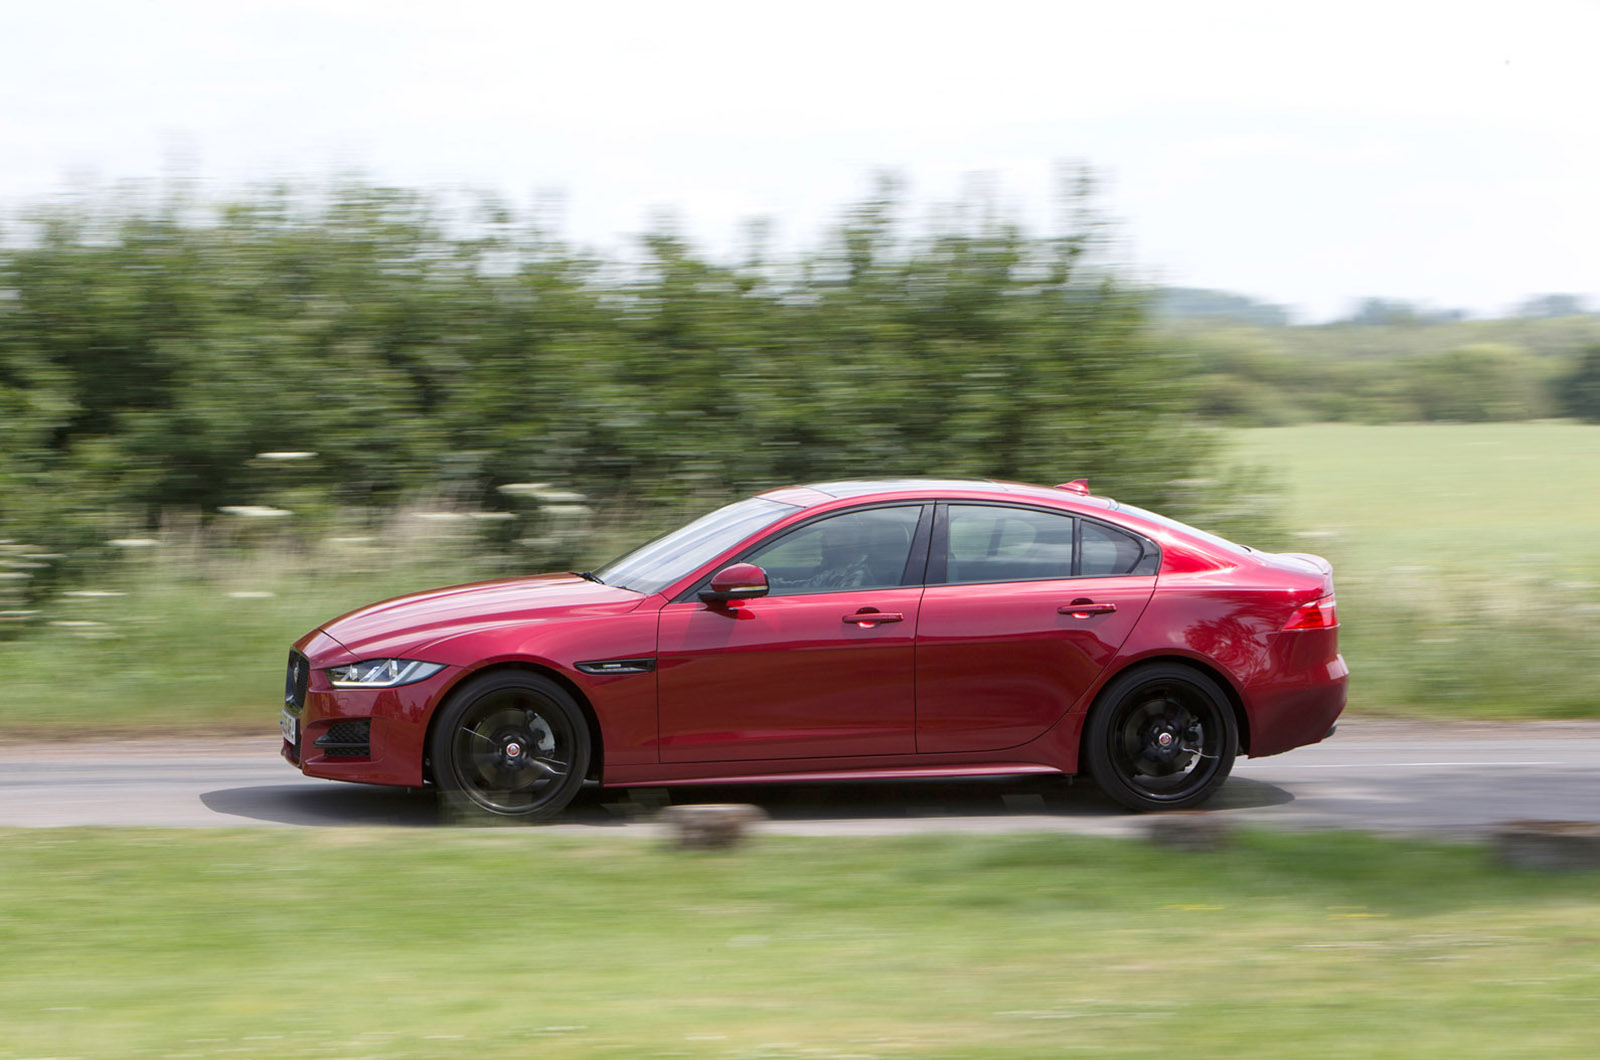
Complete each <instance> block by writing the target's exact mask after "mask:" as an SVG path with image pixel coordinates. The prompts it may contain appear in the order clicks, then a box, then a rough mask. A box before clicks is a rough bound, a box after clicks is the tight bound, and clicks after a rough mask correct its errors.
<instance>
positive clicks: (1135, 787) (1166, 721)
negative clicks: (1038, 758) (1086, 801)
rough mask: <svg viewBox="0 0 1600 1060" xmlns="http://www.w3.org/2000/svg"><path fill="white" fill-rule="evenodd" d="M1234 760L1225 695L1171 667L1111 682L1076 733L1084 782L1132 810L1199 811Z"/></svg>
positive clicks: (1200, 677) (1234, 731)
mask: <svg viewBox="0 0 1600 1060" xmlns="http://www.w3.org/2000/svg"><path fill="white" fill-rule="evenodd" d="M1238 753H1239V729H1238V725H1237V723H1236V722H1235V721H1234V716H1233V708H1232V707H1231V706H1230V705H1229V703H1228V698H1227V696H1226V694H1225V693H1224V692H1223V691H1222V689H1221V688H1220V687H1218V685H1217V683H1216V682H1215V681H1213V680H1211V679H1210V678H1209V677H1207V676H1205V675H1204V674H1202V673H1199V672H1198V671H1196V670H1191V669H1189V668H1188V667H1187V666H1179V665H1176V664H1171V663H1162V664H1157V665H1153V666H1146V667H1141V668H1140V669H1137V670H1132V671H1130V672H1128V673H1126V674H1123V675H1122V676H1121V677H1119V678H1117V679H1116V680H1115V681H1112V682H1111V683H1110V684H1109V685H1107V686H1106V688H1105V691H1103V692H1102V693H1101V694H1100V698H1099V699H1098V700H1097V701H1096V703H1095V706H1094V709H1093V710H1092V711H1091V712H1090V714H1089V724H1088V727H1087V728H1086V729H1085V731H1084V742H1083V757H1084V759H1085V761H1086V763H1087V765H1088V768H1089V774H1090V775H1091V776H1092V777H1094V781H1095V783H1096V784H1098V785H1099V786H1100V790H1102V791H1104V792H1105V793H1106V794H1107V795H1109V796H1111V798H1113V799H1115V800H1116V801H1118V802H1120V803H1122V805H1124V806H1127V807H1128V808H1130V809H1134V810H1182V809H1187V808H1188V807H1191V806H1198V805H1200V803H1202V802H1204V801H1205V800H1206V799H1209V798H1210V797H1211V796H1212V795H1213V794H1214V793H1215V792H1216V790H1217V788H1219V787H1221V786H1222V782H1223V781H1224V780H1226V779H1227V778H1228V774H1229V773H1230V772H1232V770H1233V759H1234V757H1235V756H1236V755H1237V754H1238Z"/></svg>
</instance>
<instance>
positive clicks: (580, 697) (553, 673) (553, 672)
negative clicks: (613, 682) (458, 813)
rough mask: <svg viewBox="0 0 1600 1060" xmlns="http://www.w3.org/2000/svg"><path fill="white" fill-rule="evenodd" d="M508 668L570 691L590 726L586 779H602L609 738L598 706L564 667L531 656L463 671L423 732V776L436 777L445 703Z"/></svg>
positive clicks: (424, 777)
mask: <svg viewBox="0 0 1600 1060" xmlns="http://www.w3.org/2000/svg"><path fill="white" fill-rule="evenodd" d="M507 671H511V672H517V671H520V672H522V673H529V674H534V675H537V676H539V677H544V678H547V679H549V680H551V681H554V682H555V683H556V684H557V685H559V686H561V689H562V691H564V692H566V693H567V695H569V696H571V697H572V701H573V702H574V703H576V704H577V705H578V712H579V713H580V714H582V715H583V721H584V724H585V725H586V726H588V729H589V769H588V772H587V773H586V774H585V778H584V779H586V780H598V779H599V778H600V777H601V776H603V775H604V770H603V766H604V763H605V740H604V738H603V737H602V734H601V731H600V719H599V717H598V716H597V715H596V714H595V712H594V705H593V704H592V703H590V702H589V697H588V696H585V695H584V694H583V690H582V689H581V688H579V687H578V685H577V684H576V683H575V682H573V680H572V679H571V678H569V677H568V676H567V675H566V674H564V673H562V672H561V671H560V670H557V669H555V668H553V667H550V666H543V665H540V664H539V663H536V662H533V661H532V660H529V659H507V660H502V661H500V662H494V663H490V664H489V665H488V666H484V667H481V668H480V669H477V670H469V671H467V672H466V673H463V674H462V675H461V676H460V678H458V679H457V680H456V682H455V683H454V684H453V685H451V686H450V691H449V692H447V693H445V696H444V698H443V699H441V700H440V701H439V706H438V707H437V708H436V709H435V710H434V711H433V713H432V715H431V716H430V717H429V718H428V728H427V731H426V732H425V733H423V737H422V747H423V763H422V764H423V771H422V772H423V779H424V780H425V781H428V780H432V779H433V763H432V761H431V760H429V758H428V748H430V747H432V746H433V731H434V727H435V726H437V725H438V724H439V717H440V715H442V714H443V713H444V708H445V705H446V704H448V703H449V702H450V701H451V700H452V699H454V698H455V696H456V695H457V694H459V692H460V690H461V688H462V686H463V685H465V684H466V683H467V682H468V681H471V680H473V679H474V678H478V677H482V676H484V675H485V674H497V673H505V672H507Z"/></svg>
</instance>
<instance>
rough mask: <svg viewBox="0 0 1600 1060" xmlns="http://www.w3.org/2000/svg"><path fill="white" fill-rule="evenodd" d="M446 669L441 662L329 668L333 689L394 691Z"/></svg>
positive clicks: (385, 662) (391, 662)
mask: <svg viewBox="0 0 1600 1060" xmlns="http://www.w3.org/2000/svg"><path fill="white" fill-rule="evenodd" d="M443 669H444V666H443V664H441V663H431V662H419V661H418V660H416V659H365V660H363V661H361V662H358V663H351V664H350V665H349V666H334V667H330V668H329V670H328V680H329V681H330V682H332V684H333V687H334V688H393V687H395V686H396V685H409V684H411V683H412V682H414V681H421V680H424V679H425V678H429V677H432V676H433V675H434V674H436V673H438V672H439V671H440V670H443Z"/></svg>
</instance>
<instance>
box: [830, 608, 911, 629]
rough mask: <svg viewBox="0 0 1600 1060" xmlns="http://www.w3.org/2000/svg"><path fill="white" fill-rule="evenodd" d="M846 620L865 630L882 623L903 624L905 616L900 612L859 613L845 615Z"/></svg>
mask: <svg viewBox="0 0 1600 1060" xmlns="http://www.w3.org/2000/svg"><path fill="white" fill-rule="evenodd" d="M844 620H845V621H846V622H853V623H854V624H856V625H858V626H861V627H862V628H865V627H867V626H876V625H878V624H879V623H880V622H903V621H904V620H905V616H904V615H902V614H901V613H900V612H898V611H857V612H856V613H855V614H853V615H845V616H844Z"/></svg>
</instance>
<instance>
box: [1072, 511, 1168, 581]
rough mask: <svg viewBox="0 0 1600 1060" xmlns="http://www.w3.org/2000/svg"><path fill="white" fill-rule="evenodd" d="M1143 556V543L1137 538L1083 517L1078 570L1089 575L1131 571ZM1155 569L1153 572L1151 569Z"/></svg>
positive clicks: (1136, 567) (1130, 572)
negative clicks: (1080, 558)
mask: <svg viewBox="0 0 1600 1060" xmlns="http://www.w3.org/2000/svg"><path fill="white" fill-rule="evenodd" d="M1143 558H1144V545H1143V544H1142V543H1141V542H1140V541H1139V539H1138V538H1136V537H1133V536H1132V535H1130V534H1124V533H1123V532H1122V531H1120V530H1113V529H1111V527H1109V526H1102V525H1101V524H1099V523H1091V522H1090V521H1089V520H1087V519H1085V520H1084V521H1083V556H1082V561H1081V566H1080V568H1079V573H1081V574H1084V575H1086V576H1089V577H1093V576H1096V575H1102V576H1103V575H1107V574H1133V573H1134V572H1135V571H1137V570H1138V569H1139V561H1140V560H1141V559H1143ZM1152 573H1154V572H1152Z"/></svg>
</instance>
